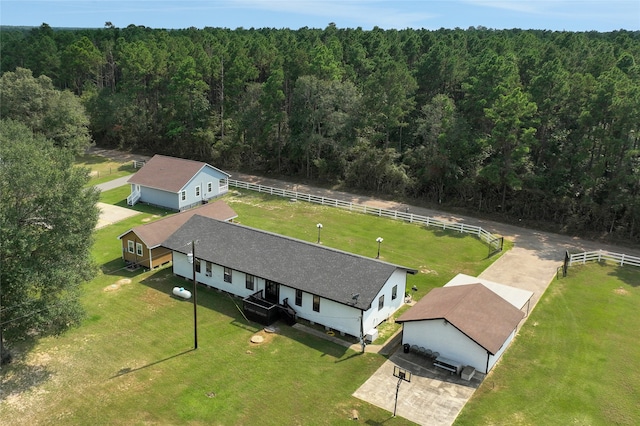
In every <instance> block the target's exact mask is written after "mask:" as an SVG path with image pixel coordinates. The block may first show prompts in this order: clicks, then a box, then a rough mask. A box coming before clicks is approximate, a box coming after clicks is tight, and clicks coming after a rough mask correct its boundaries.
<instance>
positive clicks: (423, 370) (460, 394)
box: [353, 350, 484, 425]
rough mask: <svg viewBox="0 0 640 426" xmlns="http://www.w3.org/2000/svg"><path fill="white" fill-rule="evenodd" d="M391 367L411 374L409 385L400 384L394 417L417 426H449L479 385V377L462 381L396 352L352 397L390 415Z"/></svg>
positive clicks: (427, 362) (413, 356)
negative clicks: (402, 369)
mask: <svg viewBox="0 0 640 426" xmlns="http://www.w3.org/2000/svg"><path fill="white" fill-rule="evenodd" d="M394 366H398V367H400V368H404V369H406V370H408V371H410V372H411V374H412V377H411V382H408V383H407V382H404V381H403V382H402V383H401V384H400V389H399V390H398V405H397V408H396V416H399V417H404V418H405V419H408V420H411V421H412V422H415V423H417V424H420V425H451V424H452V423H453V422H454V421H455V419H456V417H457V416H458V414H459V413H460V410H462V407H464V405H465V404H466V403H467V401H468V400H469V398H471V395H473V392H474V391H475V390H476V389H477V388H478V386H480V383H481V377H476V376H474V378H473V379H471V380H470V381H466V380H463V379H461V378H460V376H457V375H455V374H454V375H450V374H449V372H448V371H444V370H441V369H437V368H435V367H434V366H433V363H432V362H431V360H429V359H428V358H425V357H422V356H420V355H416V354H413V353H408V354H405V353H404V352H403V351H401V350H399V351H396V352H395V353H394V354H393V355H392V356H391V357H390V358H389V359H388V360H387V361H385V363H384V364H382V366H381V367H380V368H379V369H378V371H376V372H375V373H374V374H373V376H371V377H370V378H369V380H367V381H366V382H365V383H364V384H363V385H362V386H360V388H358V390H356V391H355V393H354V394H353V396H355V397H356V398H359V399H362V400H363V401H366V402H368V403H370V404H373V405H376V406H378V407H380V408H382V409H385V410H387V411H390V412H391V413H393V409H394V404H395V397H396V387H397V385H398V379H397V378H396V377H394V376H393V368H394ZM480 376H484V375H480Z"/></svg>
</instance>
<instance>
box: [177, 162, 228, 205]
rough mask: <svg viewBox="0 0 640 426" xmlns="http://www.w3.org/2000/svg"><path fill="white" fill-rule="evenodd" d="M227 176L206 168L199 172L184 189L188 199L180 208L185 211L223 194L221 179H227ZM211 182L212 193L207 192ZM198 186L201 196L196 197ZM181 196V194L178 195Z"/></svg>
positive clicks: (181, 203) (182, 202) (181, 202)
mask: <svg viewBox="0 0 640 426" xmlns="http://www.w3.org/2000/svg"><path fill="white" fill-rule="evenodd" d="M225 178H226V175H223V174H221V173H219V172H217V171H216V170H214V169H211V168H210V167H204V168H203V169H202V170H201V171H200V172H198V173H197V174H196V175H195V176H194V177H193V178H192V179H191V180H190V181H189V182H188V183H187V184H186V185H185V187H184V188H183V190H185V191H186V192H187V194H186V195H187V199H186V200H185V201H182V200H180V208H181V209H184V208H187V207H190V206H193V205H195V204H198V203H201V202H202V201H203V200H209V199H211V198H214V197H217V196H218V195H220V194H221V191H220V179H225ZM209 182H211V192H209V191H207V189H208V188H207V184H208V183H209ZM196 186H200V196H199V197H196V195H195V194H196ZM178 195H180V193H178Z"/></svg>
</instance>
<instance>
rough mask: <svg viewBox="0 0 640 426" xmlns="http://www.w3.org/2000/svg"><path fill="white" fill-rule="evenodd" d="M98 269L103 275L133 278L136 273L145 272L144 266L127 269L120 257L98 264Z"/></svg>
mask: <svg viewBox="0 0 640 426" xmlns="http://www.w3.org/2000/svg"><path fill="white" fill-rule="evenodd" d="M100 269H101V270H102V273H103V274H104V275H115V276H119V277H123V278H135V277H137V276H138V275H141V274H144V273H145V272H147V269H146V268H138V269H135V270H133V271H132V270H129V269H127V266H126V264H125V263H124V260H122V258H121V257H118V258H116V259H113V260H110V261H109V262H106V263H103V264H102V265H100Z"/></svg>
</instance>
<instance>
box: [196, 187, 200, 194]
mask: <svg viewBox="0 0 640 426" xmlns="http://www.w3.org/2000/svg"><path fill="white" fill-rule="evenodd" d="M199 196H200V185H198V186H196V197H199Z"/></svg>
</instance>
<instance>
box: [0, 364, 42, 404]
mask: <svg viewBox="0 0 640 426" xmlns="http://www.w3.org/2000/svg"><path fill="white" fill-rule="evenodd" d="M14 362H15V361H14ZM2 370H3V371H2V373H3V374H2V375H1V376H0V401H3V400H5V399H7V398H9V397H10V396H12V395H20V394H21V393H23V392H27V391H29V390H31V389H32V388H34V387H37V386H39V385H41V384H43V383H45V382H46V381H48V380H49V378H50V377H51V375H52V373H51V371H49V369H48V368H47V367H45V366H42V365H25V364H18V365H4V366H3V367H2Z"/></svg>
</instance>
